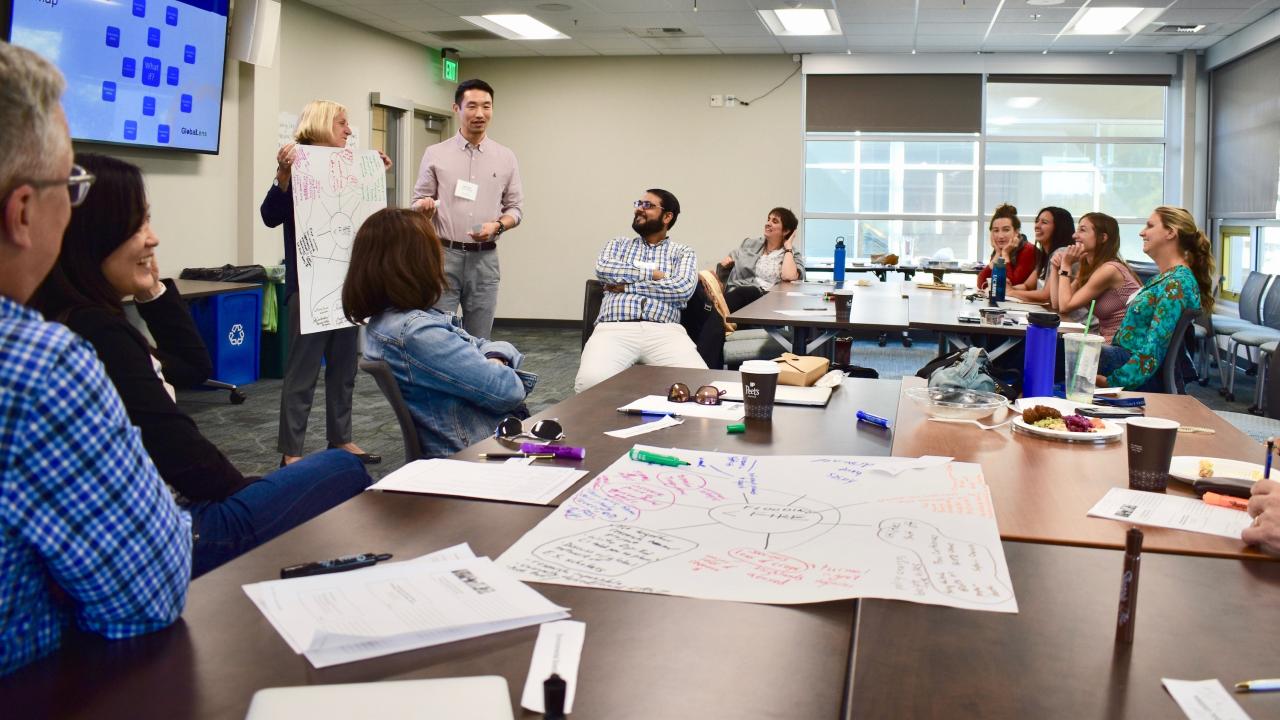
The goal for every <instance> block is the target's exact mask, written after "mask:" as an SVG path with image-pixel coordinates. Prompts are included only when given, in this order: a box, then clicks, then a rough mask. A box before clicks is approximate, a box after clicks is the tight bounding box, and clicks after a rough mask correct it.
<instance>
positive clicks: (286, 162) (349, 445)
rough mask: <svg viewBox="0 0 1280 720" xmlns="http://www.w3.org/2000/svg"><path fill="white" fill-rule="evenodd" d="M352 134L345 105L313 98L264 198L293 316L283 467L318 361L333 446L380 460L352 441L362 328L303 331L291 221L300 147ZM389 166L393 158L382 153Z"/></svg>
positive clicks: (298, 443) (300, 434)
mask: <svg viewBox="0 0 1280 720" xmlns="http://www.w3.org/2000/svg"><path fill="white" fill-rule="evenodd" d="M350 136H351V127H350V126H349V125H348V124H347V109H346V108H345V107H343V106H342V105H340V104H338V103H335V102H332V101H329V100H313V101H312V102H310V103H307V106H306V107H304V108H303V109H302V116H301V117H300V118H299V120H298V129H297V131H296V132H295V133H294V138H295V140H296V141H297V142H296V143H289V144H287V145H285V146H284V147H282V148H280V150H279V151H278V152H277V153H276V178H275V181H274V182H273V183H272V184H271V188H270V189H269V190H267V197H266V199H264V200H263V201H262V209H261V210H262V221H263V222H264V223H266V225H267V227H277V226H279V225H284V256H285V297H286V300H285V305H286V307H287V309H288V313H289V315H288V317H289V342H290V349H289V359H288V361H287V364H286V365H285V371H284V384H283V386H282V387H281V389H280V433H279V440H278V449H279V451H280V454H281V460H280V465H281V466H282V467H283V466H284V465H288V464H290V463H293V462H296V461H297V460H299V459H300V458H301V457H302V455H303V442H304V440H305V438H306V433H307V419H308V417H309V416H310V414H311V400H312V398H313V397H314V396H315V391H316V380H317V379H318V378H319V375H320V362H321V360H322V359H323V361H324V363H325V372H324V388H325V435H326V437H327V439H328V442H329V447H331V448H342V449H344V450H346V451H348V452H350V453H353V454H354V455H356V456H357V457H359V458H360V459H361V460H362V461H364V462H365V463H366V464H375V463H379V462H381V461H382V458H381V457H379V456H377V455H372V454H370V453H366V452H365V451H364V450H362V449H360V447H359V446H358V445H356V444H355V443H354V442H352V440H351V396H352V392H353V391H354V389H355V383H356V367H357V352H358V348H357V343H358V334H359V330H358V329H357V328H355V327H345V328H340V329H335V330H325V331H321V332H315V333H308V334H306V335H303V334H302V325H301V317H300V314H301V313H300V304H301V300H300V298H299V296H298V268H297V258H298V254H297V253H298V250H297V242H296V236H295V228H294V222H293V192H292V187H291V182H290V181H291V180H292V169H293V161H294V157H295V154H296V153H295V148H296V145H316V146H320V147H333V148H341V147H345V146H346V144H347V138H348V137H350ZM378 154H379V155H380V156H381V157H382V162H383V164H384V165H385V166H386V167H388V168H389V167H391V159H390V158H388V157H387V156H386V155H385V154H383V153H382V152H379V153H378Z"/></svg>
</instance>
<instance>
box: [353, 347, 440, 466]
mask: <svg viewBox="0 0 1280 720" xmlns="http://www.w3.org/2000/svg"><path fill="white" fill-rule="evenodd" d="M360 369H361V370H363V371H365V372H367V373H369V374H370V375H372V376H373V380H374V382H376V383H378V389H379V390H381V391H382V395H383V397H385V398H386V399H387V402H388V403H390V404H391V409H392V410H393V411H395V414H396V421H397V422H398V423H400V434H401V435H402V436H403V437H404V461H405V462H406V463H410V462H413V461H414V460H421V459H423V458H425V457H426V454H424V453H423V452H422V445H421V443H419V442H418V428H417V426H415V425H414V424H413V415H412V414H411V413H410V412H409V405H408V403H406V402H405V401H404V396H403V395H401V394H400V383H398V382H396V376H395V375H394V374H392V372H391V366H390V365H388V364H387V363H386V361H384V360H361V361H360Z"/></svg>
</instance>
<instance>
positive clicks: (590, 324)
mask: <svg viewBox="0 0 1280 720" xmlns="http://www.w3.org/2000/svg"><path fill="white" fill-rule="evenodd" d="M602 302H604V285H602V284H601V283H600V281H599V280H596V279H595V278H591V279H590V280H588V281H587V285H586V288H585V290H584V291H583V293H582V347H586V346H587V341H588V340H590V339H591V333H593V332H595V329H596V318H597V317H599V316H600V303H602Z"/></svg>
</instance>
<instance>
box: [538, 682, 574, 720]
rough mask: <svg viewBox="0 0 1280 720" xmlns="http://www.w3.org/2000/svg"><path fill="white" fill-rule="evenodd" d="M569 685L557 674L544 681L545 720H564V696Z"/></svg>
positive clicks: (543, 703)
mask: <svg viewBox="0 0 1280 720" xmlns="http://www.w3.org/2000/svg"><path fill="white" fill-rule="evenodd" d="M567 687H568V684H567V683H565V681H564V678H562V677H560V676H559V675H557V674H555V673H551V677H549V678H547V679H546V680H543V681H542V717H543V720H564V695H565V690H566V689H567Z"/></svg>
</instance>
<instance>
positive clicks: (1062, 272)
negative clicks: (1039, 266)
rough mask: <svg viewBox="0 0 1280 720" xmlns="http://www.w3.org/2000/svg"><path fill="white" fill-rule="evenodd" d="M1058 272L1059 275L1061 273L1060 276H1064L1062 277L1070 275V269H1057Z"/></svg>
mask: <svg viewBox="0 0 1280 720" xmlns="http://www.w3.org/2000/svg"><path fill="white" fill-rule="evenodd" d="M1058 274H1059V275H1061V276H1062V277H1064V278H1069V277H1071V271H1070V270H1059V271H1058Z"/></svg>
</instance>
